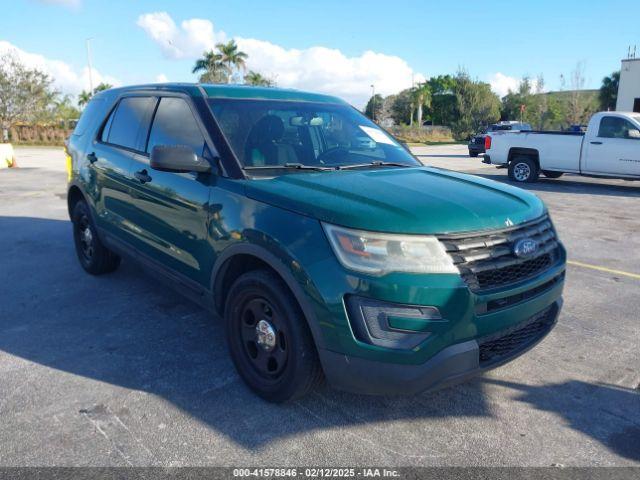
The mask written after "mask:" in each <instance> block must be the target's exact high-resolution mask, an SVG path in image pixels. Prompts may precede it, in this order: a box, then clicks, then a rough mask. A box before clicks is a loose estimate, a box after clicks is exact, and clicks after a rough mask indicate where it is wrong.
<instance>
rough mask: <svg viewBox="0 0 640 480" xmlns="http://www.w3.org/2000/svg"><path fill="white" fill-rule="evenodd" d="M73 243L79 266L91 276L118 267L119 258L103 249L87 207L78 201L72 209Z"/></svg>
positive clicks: (108, 271)
mask: <svg viewBox="0 0 640 480" xmlns="http://www.w3.org/2000/svg"><path fill="white" fill-rule="evenodd" d="M71 221H72V223H73V241H74V243H75V247H76V254H77V255H78V260H79V261H80V265H82V268H84V270H85V271H86V272H87V273H90V274H91V275H102V274H105V273H110V272H113V271H114V270H115V269H117V268H118V266H119V265H120V257H119V256H117V255H116V254H115V253H113V252H111V251H110V250H108V249H107V247H105V246H104V245H103V244H102V242H101V241H100V239H99V238H98V234H97V231H96V227H95V225H94V224H93V221H92V219H91V214H90V213H89V206H88V205H87V203H86V202H85V201H84V200H80V201H79V202H78V203H76V205H75V207H73V214H72V216H71Z"/></svg>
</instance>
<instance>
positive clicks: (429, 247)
mask: <svg viewBox="0 0 640 480" xmlns="http://www.w3.org/2000/svg"><path fill="white" fill-rule="evenodd" d="M322 226H323V227H324V230H325V232H326V233H327V237H328V238H329V243H331V247H332V248H333V251H334V252H335V254H336V257H338V260H339V261H340V263H341V264H342V265H344V266H345V267H346V268H348V269H351V270H355V271H357V272H363V273H369V274H371V275H383V274H385V273H389V272H412V273H458V269H457V268H456V267H455V265H454V264H453V261H452V260H451V257H450V256H449V255H448V254H447V252H446V251H445V249H444V247H443V245H442V244H441V243H440V242H439V241H438V239H437V238H435V237H431V236H423V235H397V234H391V233H377V232H367V231H363V230H352V229H350V228H343V227H337V226H335V225H330V224H327V223H323V224H322Z"/></svg>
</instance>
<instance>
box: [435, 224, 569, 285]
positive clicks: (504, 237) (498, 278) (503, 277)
mask: <svg viewBox="0 0 640 480" xmlns="http://www.w3.org/2000/svg"><path fill="white" fill-rule="evenodd" d="M523 238H531V239H532V240H535V241H536V242H537V243H538V251H537V252H536V256H535V257H533V258H519V257H516V256H515V254H514V253H513V246H514V244H515V243H516V242H517V241H518V240H520V239H523ZM440 241H441V242H442V243H443V244H444V246H445V248H446V250H447V252H448V253H449V255H451V258H452V259H453V263H454V264H455V265H456V266H457V267H458V269H459V270H460V274H461V275H462V278H463V280H464V281H465V282H466V284H467V285H468V286H469V288H470V289H471V290H474V291H482V290H489V289H492V288H498V287H505V286H508V285H510V284H513V283H516V282H519V281H522V280H526V279H528V278H530V277H533V276H535V275H538V274H539V273H542V272H544V271H545V270H547V269H549V268H550V267H552V266H553V265H554V264H555V263H556V262H557V261H558V256H559V243H558V239H557V236H556V233H555V230H554V229H553V226H552V225H551V220H549V217H548V216H546V215H545V216H543V217H541V218H539V219H537V220H534V221H532V222H528V223H525V224H523V225H519V226H517V227H512V228H508V229H504V230H497V231H491V232H479V233H472V234H466V235H450V236H442V237H440Z"/></svg>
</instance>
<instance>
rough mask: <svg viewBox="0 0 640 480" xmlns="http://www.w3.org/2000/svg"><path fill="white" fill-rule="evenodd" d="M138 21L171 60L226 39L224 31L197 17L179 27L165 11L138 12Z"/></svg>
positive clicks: (200, 50) (202, 50)
mask: <svg viewBox="0 0 640 480" xmlns="http://www.w3.org/2000/svg"><path fill="white" fill-rule="evenodd" d="M137 24H138V26H139V27H141V28H142V29H143V30H144V31H145V32H146V33H147V35H149V37H151V39H152V40H153V41H154V42H156V43H157V44H158V45H160V49H161V50H162V53H163V54H164V56H165V57H167V58H171V59H180V58H191V57H196V56H199V55H202V52H204V51H205V50H210V49H212V48H213V47H214V46H215V44H216V43H218V42H222V41H224V40H225V38H226V35H225V33H224V32H218V33H215V32H214V30H213V23H211V22H210V21H209V20H203V19H200V18H192V19H190V20H185V21H183V22H182V23H181V24H180V28H178V26H177V25H176V23H175V22H174V21H173V18H171V16H170V15H169V14H168V13H167V12H154V13H146V14H144V15H140V17H138V22H137Z"/></svg>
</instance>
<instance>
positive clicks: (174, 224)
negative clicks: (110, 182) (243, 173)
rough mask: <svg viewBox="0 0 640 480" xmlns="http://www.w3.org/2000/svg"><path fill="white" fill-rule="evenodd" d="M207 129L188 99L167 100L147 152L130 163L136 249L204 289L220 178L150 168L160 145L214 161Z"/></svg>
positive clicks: (158, 109) (155, 118)
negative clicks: (213, 191) (213, 198)
mask: <svg viewBox="0 0 640 480" xmlns="http://www.w3.org/2000/svg"><path fill="white" fill-rule="evenodd" d="M202 131H203V129H202V128H201V125H200V123H199V121H198V117H196V115H195V114H194V110H192V109H191V107H190V99H189V98H188V97H183V96H162V98H160V101H159V103H158V105H157V107H156V110H155V113H154V116H153V120H152V124H151V128H150V131H149V134H148V141H147V145H146V148H145V151H144V152H143V153H138V154H136V155H134V157H133V161H132V164H131V175H132V176H133V182H134V184H133V186H132V189H131V197H132V201H131V204H132V208H133V210H134V215H133V216H132V222H133V223H135V227H136V248H137V249H138V250H139V251H140V252H141V253H143V254H144V255H146V256H147V257H148V258H151V259H153V260H155V261H157V262H159V263H160V264H161V265H162V266H164V267H169V268H170V269H171V270H173V271H174V272H178V273H180V274H182V277H187V278H188V279H190V280H193V281H195V282H197V283H198V284H201V285H205V286H206V285H207V284H208V282H209V274H210V272H211V268H212V262H213V259H214V255H213V253H212V251H211V248H210V245H209V243H208V241H207V215H208V204H209V192H210V184H211V182H212V181H213V180H214V179H215V178H216V175H215V174H209V173H207V174H202V173H196V172H190V173H174V172H163V171H158V170H154V169H152V168H151V166H150V164H149V158H150V153H151V151H152V150H153V147H154V146H156V145H187V146H189V147H191V148H192V149H193V150H194V152H195V153H196V154H197V155H199V156H202V157H204V158H207V159H208V160H211V158H213V155H212V154H211V153H209V152H210V150H209V147H208V146H207V144H206V142H205V137H204V135H203V133H202Z"/></svg>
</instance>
